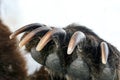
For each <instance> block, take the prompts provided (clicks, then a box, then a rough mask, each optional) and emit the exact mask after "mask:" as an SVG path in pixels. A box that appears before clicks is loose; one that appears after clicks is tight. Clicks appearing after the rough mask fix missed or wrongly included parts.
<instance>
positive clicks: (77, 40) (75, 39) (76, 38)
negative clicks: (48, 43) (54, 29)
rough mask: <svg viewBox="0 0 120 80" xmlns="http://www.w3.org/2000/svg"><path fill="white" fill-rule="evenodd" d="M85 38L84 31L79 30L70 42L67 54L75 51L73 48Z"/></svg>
mask: <svg viewBox="0 0 120 80" xmlns="http://www.w3.org/2000/svg"><path fill="white" fill-rule="evenodd" d="M84 39H86V36H85V34H84V33H83V32H81V31H77V32H75V33H74V34H73V35H72V37H71V39H70V42H69V44H68V50H67V54H69V55H70V54H71V53H72V52H73V50H74V49H75V47H76V46H77V45H78V44H79V43H80V42H82V41H83V40H84Z"/></svg>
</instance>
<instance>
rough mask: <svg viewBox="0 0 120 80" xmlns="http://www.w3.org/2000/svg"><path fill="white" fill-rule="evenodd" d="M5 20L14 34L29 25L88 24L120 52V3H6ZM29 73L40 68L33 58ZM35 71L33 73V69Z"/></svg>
mask: <svg viewBox="0 0 120 80" xmlns="http://www.w3.org/2000/svg"><path fill="white" fill-rule="evenodd" d="M4 3H5V5H6V6H7V7H6V6H5V7H3V11H2V12H3V13H4V12H6V13H4V14H3V13H2V18H3V20H4V22H5V23H6V24H7V25H9V26H10V29H11V30H12V31H15V30H16V29H18V28H20V27H21V26H23V25H26V24H29V23H34V22H38V23H43V24H46V25H51V26H55V27H65V26H67V25H68V24H71V23H78V24H81V25H85V26H87V27H88V28H90V29H92V30H93V31H94V32H95V33H96V34H98V35H99V36H100V37H101V38H103V39H104V40H106V41H108V42H110V43H111V44H113V45H114V46H116V47H117V48H118V49H119V50H120V42H119V41H120V36H119V35H120V29H119V27H120V0H4ZM28 61H29V64H28V65H29V66H30V71H29V73H31V72H32V70H34V69H33V68H34V67H36V66H38V65H33V61H31V60H30V59H29V60H28ZM31 68H32V70H31Z"/></svg>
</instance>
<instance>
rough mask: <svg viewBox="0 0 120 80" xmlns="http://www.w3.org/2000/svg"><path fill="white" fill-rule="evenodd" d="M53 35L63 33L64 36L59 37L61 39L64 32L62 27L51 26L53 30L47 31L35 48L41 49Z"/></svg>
mask: <svg viewBox="0 0 120 80" xmlns="http://www.w3.org/2000/svg"><path fill="white" fill-rule="evenodd" d="M55 35H58V36H59V35H63V36H64V37H61V38H62V39H64V38H65V35H66V32H65V30H64V29H61V28H53V30H50V31H48V32H47V33H46V34H45V35H44V36H43V37H42V39H41V40H40V42H39V43H38V45H37V47H36V50H37V51H41V50H42V49H43V48H44V46H45V45H46V44H47V43H48V42H49V41H50V40H52V38H53V36H55Z"/></svg>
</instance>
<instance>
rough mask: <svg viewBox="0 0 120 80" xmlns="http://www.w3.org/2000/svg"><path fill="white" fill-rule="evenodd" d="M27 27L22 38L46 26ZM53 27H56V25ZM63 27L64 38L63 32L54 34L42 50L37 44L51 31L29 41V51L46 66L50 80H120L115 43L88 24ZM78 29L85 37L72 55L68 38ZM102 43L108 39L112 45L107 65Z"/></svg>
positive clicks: (119, 60)
mask: <svg viewBox="0 0 120 80" xmlns="http://www.w3.org/2000/svg"><path fill="white" fill-rule="evenodd" d="M27 26H29V27H30V26H31V27H32V28H30V29H26V30H25V32H26V33H25V35H24V36H23V37H22V39H24V38H25V36H26V35H27V34H29V33H30V32H31V31H33V30H34V29H35V28H36V29H37V28H38V27H42V26H43V25H38V24H37V25H36V24H32V25H31V24H30V25H27ZM44 26H45V25H44ZM44 26H43V27H44ZM52 29H53V30H55V28H54V27H52ZM56 30H57V29H56ZM60 30H61V29H60ZM63 30H65V32H66V35H65V38H64V37H63V34H62V33H57V34H55V35H52V39H51V40H50V41H49V42H48V43H47V42H46V43H47V44H46V46H45V47H44V48H43V49H42V50H41V51H37V50H36V46H37V44H38V42H39V40H42V39H41V38H42V37H44V36H46V34H45V33H46V32H48V31H49V30H48V31H43V32H42V34H41V32H39V33H37V34H35V36H34V37H33V38H32V40H30V41H29V42H28V43H27V44H26V50H27V51H29V52H31V55H32V57H33V59H35V60H36V61H37V62H38V63H40V64H42V65H43V66H45V67H46V69H47V71H48V73H49V75H50V76H51V78H50V79H49V80H120V72H119V69H120V68H119V66H120V52H119V51H118V50H117V49H116V48H115V47H114V46H113V45H111V44H110V43H108V42H107V41H105V40H103V39H101V38H100V37H99V36H97V35H96V34H95V33H94V32H93V31H92V30H90V29H88V28H86V27H85V26H81V25H76V24H70V25H68V26H67V27H65V28H63ZM77 31H81V32H83V33H84V34H85V36H86V39H85V40H83V41H82V42H80V43H78V44H77V46H76V47H75V49H74V50H73V52H72V54H70V55H68V54H67V48H68V44H69V41H70V39H71V37H72V35H73V34H74V33H75V32H77ZM102 42H105V43H106V44H107V46H108V48H109V55H108V60H107V63H106V64H103V63H102V61H101V59H102V57H101V47H100V44H101V43H102Z"/></svg>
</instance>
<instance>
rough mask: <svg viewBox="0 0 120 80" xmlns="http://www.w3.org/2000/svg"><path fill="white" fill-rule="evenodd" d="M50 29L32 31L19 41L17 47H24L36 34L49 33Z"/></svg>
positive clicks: (43, 28)
mask: <svg viewBox="0 0 120 80" xmlns="http://www.w3.org/2000/svg"><path fill="white" fill-rule="evenodd" d="M50 29H51V28H49V27H46V26H43V27H39V28H36V29H34V30H33V31H31V32H30V33H28V34H27V35H26V36H25V37H24V38H23V39H22V40H21V42H20V43H19V47H22V46H24V45H26V44H27V43H28V42H29V41H30V40H31V39H32V38H33V37H34V36H35V35H36V34H37V33H42V32H43V31H49V30H50Z"/></svg>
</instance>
